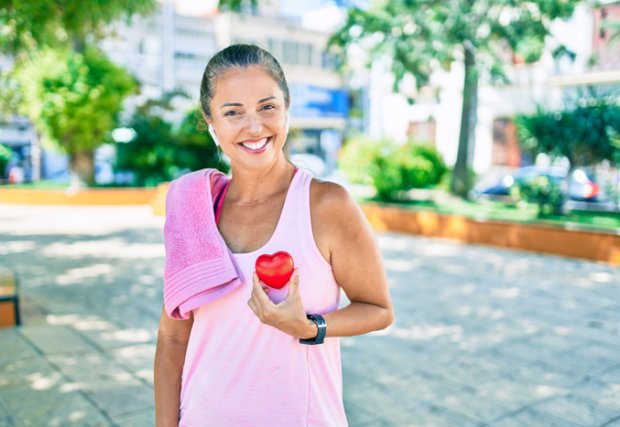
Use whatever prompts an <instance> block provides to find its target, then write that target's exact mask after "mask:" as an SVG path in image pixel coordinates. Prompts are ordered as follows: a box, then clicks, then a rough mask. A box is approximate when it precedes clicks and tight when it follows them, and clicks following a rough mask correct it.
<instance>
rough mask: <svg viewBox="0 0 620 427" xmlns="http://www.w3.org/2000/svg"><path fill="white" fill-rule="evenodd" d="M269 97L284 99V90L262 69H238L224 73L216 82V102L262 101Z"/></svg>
mask: <svg viewBox="0 0 620 427" xmlns="http://www.w3.org/2000/svg"><path fill="white" fill-rule="evenodd" d="M267 96H276V97H278V98H283V97H284V95H283V93H282V90H281V89H280V87H279V86H278V83H277V82H276V81H275V79H274V78H273V77H272V76H271V75H270V74H269V73H268V72H267V71H265V70H264V69H263V68H262V67H259V66H250V67H244V68H241V67H238V68H233V69H230V70H228V71H226V72H225V73H222V74H221V75H220V76H219V77H218V78H217V79H216V80H215V96H214V97H213V100H214V101H216V102H219V101H222V102H229V101H232V100H233V99H234V100H237V101H238V100H239V99H241V98H244V99H248V100H250V99H252V98H256V99H262V98H265V97H267Z"/></svg>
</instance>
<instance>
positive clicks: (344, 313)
mask: <svg viewBox="0 0 620 427" xmlns="http://www.w3.org/2000/svg"><path fill="white" fill-rule="evenodd" d="M317 186H318V187H319V188H318V189H317V190H315V191H314V195H315V198H314V200H316V207H315V208H314V209H313V212H312V213H313V217H312V220H313V229H315V238H316V240H317V243H320V242H325V243H326V244H321V246H323V247H327V248H328V250H329V255H328V256H329V261H330V264H331V266H332V270H333V272H334V277H335V278H336V282H338V284H339V285H340V286H341V287H342V289H343V290H344V292H345V294H346V295H347V298H348V299H349V301H350V302H351V304H349V305H348V306H346V307H344V308H341V309H339V310H336V311H334V312H331V313H328V314H326V315H325V316H324V317H325V320H326V322H327V325H328V326H327V336H352V335H360V334H364V333H367V332H370V331H376V330H381V329H385V328H386V327H388V326H389V325H390V324H391V323H392V321H393V319H394V311H393V308H392V301H391V299H390V294H389V292H388V286H387V278H386V276H385V269H384V267H383V261H382V257H381V252H380V251H379V246H378V244H377V240H376V238H375V234H374V231H373V229H372V227H371V226H370V224H369V223H368V221H367V220H366V217H365V216H364V214H363V212H362V210H361V209H360V207H359V206H358V205H357V203H356V202H355V201H354V200H353V199H352V198H351V196H350V195H349V194H348V193H347V192H346V190H345V189H344V188H342V187H340V186H339V185H337V184H332V183H328V182H324V183H318V184H317ZM320 187H323V188H320ZM314 200H313V201H314ZM314 224H316V226H314ZM311 330H312V331H313V334H314V335H316V327H314V328H313V329H311Z"/></svg>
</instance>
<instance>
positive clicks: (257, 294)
mask: <svg viewBox="0 0 620 427" xmlns="http://www.w3.org/2000/svg"><path fill="white" fill-rule="evenodd" d="M252 282H253V285H252V297H253V298H254V299H255V300H256V302H258V303H259V304H263V305H264V304H269V303H271V300H270V299H269V298H268V297H267V292H265V290H264V288H263V286H262V282H261V281H260V279H259V278H258V275H257V274H256V271H255V272H254V275H253V276H252Z"/></svg>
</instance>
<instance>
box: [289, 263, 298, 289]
mask: <svg viewBox="0 0 620 427" xmlns="http://www.w3.org/2000/svg"><path fill="white" fill-rule="evenodd" d="M298 293H299V269H298V268H296V269H295V270H294V271H293V275H292V276H291V280H289V287H288V296H291V295H297V294H298Z"/></svg>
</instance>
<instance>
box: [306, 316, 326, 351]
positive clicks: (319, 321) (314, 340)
mask: <svg viewBox="0 0 620 427" xmlns="http://www.w3.org/2000/svg"><path fill="white" fill-rule="evenodd" d="M306 316H307V318H308V320H309V321H311V322H312V323H313V324H314V328H313V333H315V335H313V336H312V337H310V338H301V339H300V340H299V342H300V344H310V345H314V344H323V342H324V340H325V334H326V333H327V323H326V322H325V318H324V317H323V316H321V315H320V314H307V315H306Z"/></svg>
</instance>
